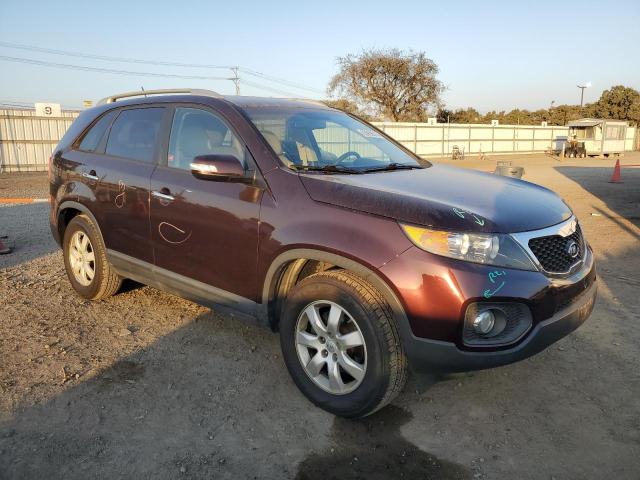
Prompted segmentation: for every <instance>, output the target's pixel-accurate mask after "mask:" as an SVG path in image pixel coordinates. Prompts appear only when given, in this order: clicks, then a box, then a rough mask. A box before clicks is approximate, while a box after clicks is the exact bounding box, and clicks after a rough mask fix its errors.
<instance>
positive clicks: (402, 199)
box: [300, 165, 572, 233]
mask: <svg viewBox="0 0 640 480" xmlns="http://www.w3.org/2000/svg"><path fill="white" fill-rule="evenodd" d="M300 178H301V180H302V183H303V184H304V186H305V188H306V189H307V191H308V192H309V195H310V196H311V198H313V199H314V200H316V201H318V202H324V203H328V204H331V205H337V206H340V207H345V208H349V209H352V210H357V211H361V212H367V213H371V214H374V215H381V216H384V217H389V218H393V219H396V220H399V221H402V222H406V223H412V224H416V225H424V226H433V227H435V228H441V229H445V230H458V231H471V232H494V233H514V232H523V231H527V230H537V229H540V228H544V227H548V226H550V225H555V224H557V223H560V222H562V221H564V220H566V219H568V218H569V217H571V215H572V213H571V209H570V208H569V207H568V206H567V205H566V204H565V203H564V202H563V201H562V199H561V198H560V197H559V196H558V195H556V194H555V193H554V192H552V191H551V190H549V189H546V188H544V187H541V186H539V185H535V184H533V183H529V182H525V181H523V180H518V179H514V178H509V177H502V176H498V175H494V174H490V173H484V172H478V171H476V170H468V169H462V168H456V167H451V166H446V165H432V166H431V167H428V168H424V169H422V170H396V171H386V172H376V173H368V174H363V175H355V174H349V175H342V174H340V175H326V174H301V175H300Z"/></svg>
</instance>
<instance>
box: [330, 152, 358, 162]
mask: <svg viewBox="0 0 640 480" xmlns="http://www.w3.org/2000/svg"><path fill="white" fill-rule="evenodd" d="M350 157H356V161H358V160H360V159H361V158H362V155H360V154H359V153H358V152H353V151H349V152H345V153H343V154H342V155H340V156H339V157H338V158H337V159H336V163H335V165H340V164H341V163H342V162H344V161H345V160H346V159H347V158H350Z"/></svg>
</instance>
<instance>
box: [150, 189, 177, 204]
mask: <svg viewBox="0 0 640 480" xmlns="http://www.w3.org/2000/svg"><path fill="white" fill-rule="evenodd" d="M164 192H169V189H168V188H163V189H162V191H157V190H153V191H152V192H151V195H153V196H154V197H156V198H159V199H161V200H164V201H165V202H172V201H173V200H174V197H173V195H169V193H164Z"/></svg>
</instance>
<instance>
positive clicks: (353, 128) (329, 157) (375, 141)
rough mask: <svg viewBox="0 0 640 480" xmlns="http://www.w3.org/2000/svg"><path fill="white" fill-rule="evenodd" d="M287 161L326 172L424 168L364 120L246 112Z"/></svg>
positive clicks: (320, 113) (303, 112)
mask: <svg viewBox="0 0 640 480" xmlns="http://www.w3.org/2000/svg"><path fill="white" fill-rule="evenodd" d="M245 112H246V114H247V115H248V117H249V118H250V120H251V121H252V122H253V124H254V125H255V126H256V128H257V129H258V130H259V131H260V133H261V134H262V136H263V137H264V138H265V139H266V140H267V142H268V143H269V145H271V148H273V150H274V152H275V153H276V154H277V155H278V157H280V159H281V160H282V162H283V163H284V164H285V165H287V166H288V167H290V168H294V169H305V170H322V171H326V172H340V171H357V172H365V171H371V170H387V169H396V168H420V164H419V163H418V162H417V160H416V158H415V157H413V156H412V155H410V154H409V153H407V152H405V151H404V150H403V149H402V148H400V147H399V146H398V145H396V144H395V143H393V142H391V141H390V140H389V139H387V138H386V137H384V136H383V135H381V134H380V133H379V132H378V131H376V130H375V129H373V128H371V126H370V125H367V124H366V123H364V122H361V121H358V120H356V119H355V118H353V117H350V116H349V115H347V114H345V113H343V112H339V111H335V110H324V109H318V110H314V109H302V108H290V109H287V108H273V107H252V108H245Z"/></svg>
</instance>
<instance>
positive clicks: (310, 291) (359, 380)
mask: <svg viewBox="0 0 640 480" xmlns="http://www.w3.org/2000/svg"><path fill="white" fill-rule="evenodd" d="M283 310H284V311H283V318H282V320H281V322H280V343H281V346H282V351H283V356H284V360H285V363H286V365H287V368H288V370H289V373H290V374H291V377H292V378H293V380H294V382H295V383H296V385H297V386H298V388H299V389H300V390H301V391H302V393H303V394H304V395H305V396H306V397H307V398H308V399H309V400H311V401H312V402H313V403H315V404H316V405H318V406H319V407H321V408H323V409H324V410H327V411H329V412H331V413H333V414H335V415H339V416H343V417H364V416H366V415H370V414H371V413H373V412H375V411H376V410H378V409H380V408H382V407H383V406H385V405H386V404H387V403H389V402H390V401H391V400H393V398H394V397H395V396H396V395H397V394H398V393H399V392H400V391H401V390H402V388H403V387H404V383H405V381H406V377H407V367H406V357H405V355H404V351H403V349H402V345H401V343H400V338H399V335H398V330H397V327H396V325H395V322H394V320H393V317H392V314H391V310H390V308H389V306H388V305H387V304H386V302H385V301H384V299H383V297H382V295H380V293H379V292H378V291H377V290H376V289H375V288H374V287H373V286H371V285H369V284H368V283H367V282H366V281H364V280H363V279H361V278H360V277H358V276H356V275H354V274H352V273H350V272H345V271H342V270H334V271H326V272H320V273H316V274H314V275H311V276H309V277H307V278H305V279H304V280H302V281H301V282H300V283H299V284H298V285H296V286H295V287H294V288H293V289H292V291H291V292H290V294H289V296H288V297H287V302H286V304H285V306H284V309H283Z"/></svg>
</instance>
